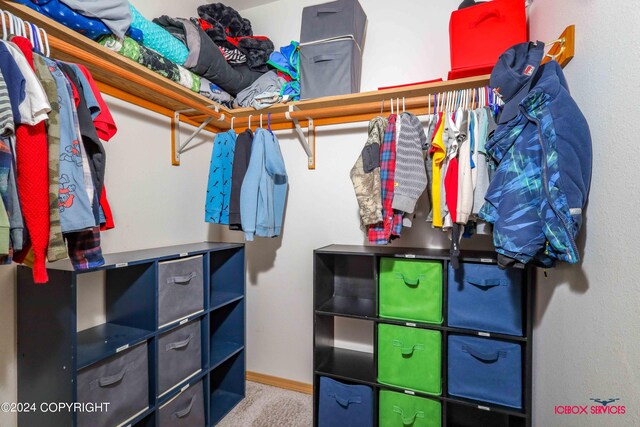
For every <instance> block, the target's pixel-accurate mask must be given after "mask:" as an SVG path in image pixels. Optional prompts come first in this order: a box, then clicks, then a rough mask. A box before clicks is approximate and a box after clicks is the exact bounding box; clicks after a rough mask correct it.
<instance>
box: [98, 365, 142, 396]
mask: <svg viewBox="0 0 640 427" xmlns="http://www.w3.org/2000/svg"><path fill="white" fill-rule="evenodd" d="M134 365H135V362H131V363H129V364H127V365H126V366H125V367H124V368H122V370H121V371H120V372H118V373H117V374H114V375H109V376H107V377H102V378H98V379H97V380H94V381H92V382H91V388H92V389H93V388H95V387H97V386H99V387H109V386H112V385H114V384H117V383H119V382H120V381H122V379H123V378H124V375H125V374H126V373H127V371H128V370H129V368H132V367H133V366H134Z"/></svg>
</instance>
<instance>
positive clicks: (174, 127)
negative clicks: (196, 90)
mask: <svg viewBox="0 0 640 427" xmlns="http://www.w3.org/2000/svg"><path fill="white" fill-rule="evenodd" d="M213 107H214V110H215V112H216V113H219V111H220V110H219V109H218V106H215V105H214V106H213ZM192 111H194V110H180V111H176V112H174V113H173V117H172V118H171V164H172V165H173V166H180V155H181V154H182V153H184V152H185V150H186V149H187V146H188V145H189V144H190V143H191V141H193V140H194V138H195V137H197V136H198V135H199V134H200V132H202V131H203V130H204V128H206V127H207V126H209V123H211V121H212V120H213V116H209V117H207V118H206V119H205V121H204V122H202V124H201V125H200V126H198V127H197V128H196V130H194V131H193V133H192V134H191V135H189V137H187V140H186V141H184V142H182V141H181V137H180V113H187V112H192ZM224 118H225V115H224V114H220V117H219V118H218V121H223V120H224Z"/></svg>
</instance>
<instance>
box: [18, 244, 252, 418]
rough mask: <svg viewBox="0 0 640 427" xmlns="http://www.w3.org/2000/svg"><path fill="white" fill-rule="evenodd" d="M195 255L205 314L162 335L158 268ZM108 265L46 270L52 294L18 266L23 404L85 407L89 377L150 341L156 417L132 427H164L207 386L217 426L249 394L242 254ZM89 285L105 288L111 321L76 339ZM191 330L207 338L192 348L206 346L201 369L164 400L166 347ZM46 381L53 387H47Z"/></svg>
mask: <svg viewBox="0 0 640 427" xmlns="http://www.w3.org/2000/svg"><path fill="white" fill-rule="evenodd" d="M195 255H202V267H203V273H204V280H203V284H202V286H203V288H202V289H200V287H199V286H198V287H197V288H198V290H197V294H198V295H201V298H203V305H204V309H203V310H202V311H200V312H199V313H196V314H192V315H189V316H188V317H186V318H184V319H183V320H179V321H176V322H172V323H171V324H170V325H167V326H162V327H160V328H159V327H158V325H157V323H158V263H159V262H163V261H179V260H181V259H182V258H187V257H192V256H195ZM105 261H106V262H105V265H103V266H102V267H100V268H96V269H93V270H91V271H77V272H76V271H74V270H73V267H72V266H71V264H70V263H69V261H68V260H66V261H59V262H56V263H51V264H48V265H47V272H48V275H49V283H48V284H47V285H45V286H36V285H35V284H34V283H33V277H32V272H31V270H30V269H29V268H27V267H24V266H19V267H18V288H17V289H18V352H19V357H18V398H19V399H20V401H23V402H35V403H37V404H39V403H43V402H66V403H69V404H72V403H74V402H75V401H76V399H77V387H76V386H75V384H78V381H77V379H78V373H79V371H80V370H81V369H85V368H91V367H92V366H93V365H95V364H96V363H97V362H101V361H103V360H105V359H107V358H111V357H117V355H118V354H119V353H120V352H122V354H123V355H124V354H125V352H126V350H128V349H129V348H132V347H134V346H135V345H136V344H139V343H142V342H146V345H147V355H148V366H147V368H146V369H147V371H148V373H149V378H148V384H149V388H148V396H149V408H148V409H147V410H145V411H144V412H143V413H141V414H138V415H136V416H135V418H134V419H132V420H130V421H128V422H127V423H126V424H127V425H131V426H136V427H156V426H157V423H158V410H159V408H160V406H161V404H162V403H164V402H166V401H167V399H170V398H171V397H172V396H175V395H176V394H177V393H179V392H180V391H181V390H183V389H184V388H185V387H186V386H191V385H193V384H195V383H197V382H198V381H200V380H202V384H203V387H204V390H205V393H204V396H205V401H206V402H208V403H207V404H206V405H205V413H206V419H207V425H208V426H213V425H215V424H216V423H218V422H219V421H220V419H222V417H223V416H224V415H225V414H226V413H227V412H228V411H229V410H231V409H232V408H233V406H235V405H236V404H237V403H238V402H239V401H241V400H242V399H243V397H244V393H245V363H244V358H245V356H244V343H245V332H244V327H245V320H244V316H245V310H244V307H245V301H244V292H245V279H244V277H245V276H244V274H245V273H244V272H245V260H244V245H241V244H231V243H196V244H190V245H179V246H171V247H165V248H156V249H147V250H140V251H131V252H123V253H117V254H108V255H105ZM81 276H82V280H81V281H79V278H80V277H81ZM87 281H88V282H91V283H96V284H100V282H102V283H103V284H104V293H105V294H104V301H105V306H106V313H105V314H106V316H105V317H106V318H105V323H103V324H98V325H95V326H92V327H89V328H87V329H84V330H82V331H77V325H78V324H79V322H78V287H81V286H83V285H84V284H85V283H86V282H87ZM201 291H202V292H201ZM228 293H234V294H235V296H233V297H225V298H224V301H223V300H222V299H219V298H218V297H217V296H220V295H225V294H228ZM193 322H199V323H200V331H201V332H200V336H198V337H191V338H189V341H188V342H192V341H191V339H197V340H199V341H200V345H201V360H200V361H199V363H200V369H198V370H197V373H194V374H191V375H189V376H188V377H186V378H179V379H176V381H179V382H178V383H177V384H175V385H173V383H171V384H170V385H171V386H170V388H169V389H168V390H163V391H162V392H161V391H160V390H159V381H158V378H159V375H160V370H161V369H162V367H161V366H159V363H158V356H159V348H158V346H159V340H160V338H161V336H165V334H170V333H171V332H172V331H174V330H177V329H178V328H181V327H182V326H184V325H186V324H187V323H193ZM190 335H193V334H190ZM183 341H184V340H183ZM188 342H187V344H186V345H188ZM180 348H182V347H180ZM95 366H98V365H95ZM194 372H196V370H195V369H194ZM185 376H186V375H185ZM43 381H44V383H46V384H47V387H42V384H43ZM69 384H73V385H74V386H73V387H70V386H69ZM159 395H161V396H159ZM122 421H124V420H122ZM18 422H19V424H20V425H25V426H28V425H43V426H44V425H46V426H47V427H69V426H77V425H78V424H77V418H76V416H75V415H74V414H73V413H67V412H58V413H40V412H35V413H21V414H19V415H18Z"/></svg>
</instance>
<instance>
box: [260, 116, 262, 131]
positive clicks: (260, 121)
mask: <svg viewBox="0 0 640 427" xmlns="http://www.w3.org/2000/svg"><path fill="white" fill-rule="evenodd" d="M260 128H262V113H260Z"/></svg>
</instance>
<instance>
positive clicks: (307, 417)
mask: <svg viewBox="0 0 640 427" xmlns="http://www.w3.org/2000/svg"><path fill="white" fill-rule="evenodd" d="M312 406H313V400H312V398H311V395H308V394H303V393H296V392H295V391H290V390H284V389H281V388H277V387H271V386H267V385H263V384H258V383H254V382H250V381H247V397H246V398H245V399H244V400H243V401H242V402H240V404H239V405H238V406H236V407H235V409H234V410H233V411H231V412H230V413H229V415H227V416H226V417H225V418H224V419H223V420H222V422H220V424H218V426H219V427H309V426H311V425H312V424H313V421H312V419H313V409H312Z"/></svg>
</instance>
